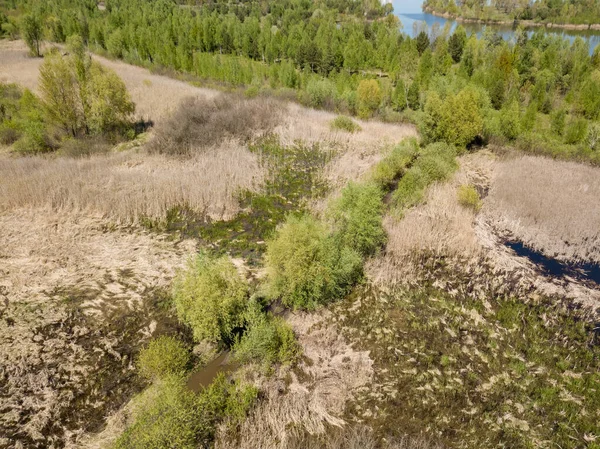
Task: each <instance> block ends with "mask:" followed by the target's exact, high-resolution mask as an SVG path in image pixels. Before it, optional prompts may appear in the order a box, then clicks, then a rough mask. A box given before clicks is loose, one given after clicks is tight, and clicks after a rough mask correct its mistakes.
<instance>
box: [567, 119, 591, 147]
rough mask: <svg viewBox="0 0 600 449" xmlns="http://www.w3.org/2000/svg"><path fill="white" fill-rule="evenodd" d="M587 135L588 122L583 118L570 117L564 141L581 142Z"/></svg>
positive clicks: (569, 142) (570, 142)
mask: <svg viewBox="0 0 600 449" xmlns="http://www.w3.org/2000/svg"><path fill="white" fill-rule="evenodd" d="M587 135H588V122H587V120H586V119H583V118H572V119H571V121H570V122H569V124H568V125H567V129H566V130H565V142H566V143H568V144H577V143H581V142H583V141H584V140H585V139H586V137H587Z"/></svg>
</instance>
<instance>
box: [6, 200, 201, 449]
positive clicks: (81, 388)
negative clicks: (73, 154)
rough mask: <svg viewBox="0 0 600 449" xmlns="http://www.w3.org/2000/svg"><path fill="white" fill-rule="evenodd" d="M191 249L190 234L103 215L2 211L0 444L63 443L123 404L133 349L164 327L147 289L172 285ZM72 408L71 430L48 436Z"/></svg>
mask: <svg viewBox="0 0 600 449" xmlns="http://www.w3.org/2000/svg"><path fill="white" fill-rule="evenodd" d="M193 250H194V247H193V245H192V244H191V243H190V242H182V244H179V245H175V244H174V243H173V242H170V241H169V240H167V239H165V238H163V237H159V236H156V235H150V234H145V233H140V232H136V233H133V232H129V231H128V230H126V229H119V228H117V229H113V230H112V232H107V230H106V228H105V224H104V222H103V220H102V219H100V218H99V217H90V216H82V215H80V214H65V213H57V212H51V211H46V210H39V209H37V210H35V209H28V210H18V211H14V212H12V213H4V214H1V215H0V260H2V263H1V264H0V316H1V318H2V319H0V373H1V375H2V379H3V384H2V388H3V395H2V397H0V408H1V409H2V410H3V413H2V414H0V428H2V429H3V432H1V433H2V435H0V446H2V447H19V445H18V443H17V441H19V440H20V441H21V442H23V443H24V446H22V447H29V446H33V445H34V443H32V442H29V443H28V440H27V438H32V439H33V440H38V441H37V443H35V445H36V446H40V447H51V446H53V445H54V444H57V445H60V441H64V440H66V439H70V438H75V437H76V436H77V434H78V433H80V432H81V431H82V430H81V427H79V426H80V425H88V424H90V423H89V422H84V423H82V422H81V420H83V421H85V420H86V418H85V417H88V418H89V416H90V414H93V413H96V414H97V413H101V412H102V410H103V407H106V406H110V407H114V406H115V405H119V402H118V401H119V399H117V398H118V397H119V395H120V394H122V388H123V384H124V383H125V384H127V382H130V380H131V379H130V377H129V376H130V374H129V373H130V368H129V359H128V357H129V355H128V354H130V351H132V350H133V349H134V348H135V347H136V345H142V344H143V343H144V342H145V341H147V339H148V338H149V337H150V335H151V334H152V333H153V332H154V331H155V330H156V329H157V328H159V329H160V328H163V329H164V326H165V325H164V323H163V322H161V321H160V318H158V317H157V313H158V315H159V316H160V312H157V310H156V308H152V307H147V303H146V300H148V296H149V292H150V291H154V290H156V289H158V288H166V287H167V286H168V284H169V281H170V279H171V278H172V277H173V275H174V272H175V270H176V269H177V267H179V266H182V265H183V264H184V262H185V260H186V259H187V258H188V257H189V255H190V254H191V253H192V251H193ZM145 304H146V305H145ZM157 320H158V321H157ZM111 372H112V373H113V374H112V375H113V376H114V378H113V379H111V380H108V379H107V374H108V373H111ZM97 381H98V382H99V383H96V382H97ZM106 381H108V382H109V384H110V388H111V391H112V393H113V394H112V395H109V396H107V395H106V393H105V390H104V388H105V387H106V385H104V384H103V382H106ZM110 382H112V383H110ZM103 385H104V386H103ZM82 395H87V396H82ZM81 400H89V401H90V403H93V404H94V406H93V407H82V406H81V404H82V403H81V402H77V401H81ZM111 401H112V402H111ZM114 401H117V404H115V403H114ZM73 407H77V409H76V412H77V414H76V415H73V416H74V418H73V419H72V420H71V424H70V427H69V432H67V434H66V435H62V436H60V437H58V440H60V441H52V439H53V438H57V437H56V435H57V434H60V433H61V432H62V431H63V430H66V429H65V428H64V425H65V422H64V416H65V415H64V414H65V413H66V414H67V415H68V416H71V415H72V413H73V411H74V409H73ZM94 410H96V411H95V412H94ZM15 434H16V435H18V436H17V437H16V440H15V439H14V438H15ZM33 440H31V441H33ZM4 445H6V446H4Z"/></svg>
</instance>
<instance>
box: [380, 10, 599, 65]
mask: <svg viewBox="0 0 600 449" xmlns="http://www.w3.org/2000/svg"><path fill="white" fill-rule="evenodd" d="M392 5H393V6H394V14H396V16H398V18H399V19H400V21H401V22H402V26H403V31H404V32H405V33H406V34H408V35H409V36H411V37H415V36H414V33H415V31H416V30H419V29H420V28H419V27H421V26H422V24H423V23H425V24H427V26H428V28H429V30H431V29H432V27H433V26H434V24H436V23H437V24H438V26H439V29H440V31H441V30H442V29H443V28H444V26H446V24H447V23H450V26H451V29H452V30H454V28H456V26H457V22H456V21H454V20H451V19H444V18H443V17H437V16H434V15H433V14H428V13H425V12H423V11H422V5H423V1H422V0H392ZM462 25H463V27H464V28H465V29H466V30H467V34H471V33H477V35H479V36H480V35H481V33H482V32H483V30H484V28H485V27H486V25H482V24H477V23H463V24H462ZM487 26H488V27H489V26H492V27H493V29H495V30H496V31H497V32H498V33H499V34H500V35H502V37H503V38H504V40H510V39H511V38H512V37H513V36H514V30H513V29H512V27H510V26H501V25H487ZM545 31H546V33H548V34H553V35H560V36H563V37H564V38H566V39H569V40H570V41H571V42H573V41H574V40H575V39H576V38H577V37H578V36H579V37H581V38H583V39H584V40H585V41H587V42H588V43H589V45H590V54H591V53H592V52H593V51H594V48H596V46H597V45H600V31H574V30H561V29H546V30H545ZM417 32H418V31H417ZM531 33H533V30H531Z"/></svg>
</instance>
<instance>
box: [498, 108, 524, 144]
mask: <svg viewBox="0 0 600 449" xmlns="http://www.w3.org/2000/svg"><path fill="white" fill-rule="evenodd" d="M500 126H501V127H502V133H503V134H504V137H506V138H508V139H511V140H514V139H516V138H517V137H518V136H519V134H521V116H520V109H519V102H518V100H516V99H515V100H513V101H511V102H510V103H509V104H508V105H505V106H504V107H503V108H502V110H501V111H500Z"/></svg>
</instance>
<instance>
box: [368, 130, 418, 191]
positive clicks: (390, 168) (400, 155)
mask: <svg viewBox="0 0 600 449" xmlns="http://www.w3.org/2000/svg"><path fill="white" fill-rule="evenodd" d="M418 152H419V143H418V142H417V140H416V139H414V138H413V139H405V140H404V141H403V142H402V143H401V144H399V145H398V146H396V147H394V149H393V150H392V152H391V153H390V154H389V155H388V156H386V157H385V158H384V159H383V160H382V161H381V162H379V163H378V164H377V165H375V167H374V168H373V171H372V173H371V179H372V181H373V182H375V184H376V185H378V186H379V188H381V189H382V190H384V191H385V190H389V189H390V188H391V187H392V185H393V182H394V180H395V179H397V178H398V177H400V176H401V175H403V174H404V172H405V170H406V169H407V167H408V166H409V165H410V163H411V162H412V161H413V159H414V158H415V157H416V156H417V153H418Z"/></svg>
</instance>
